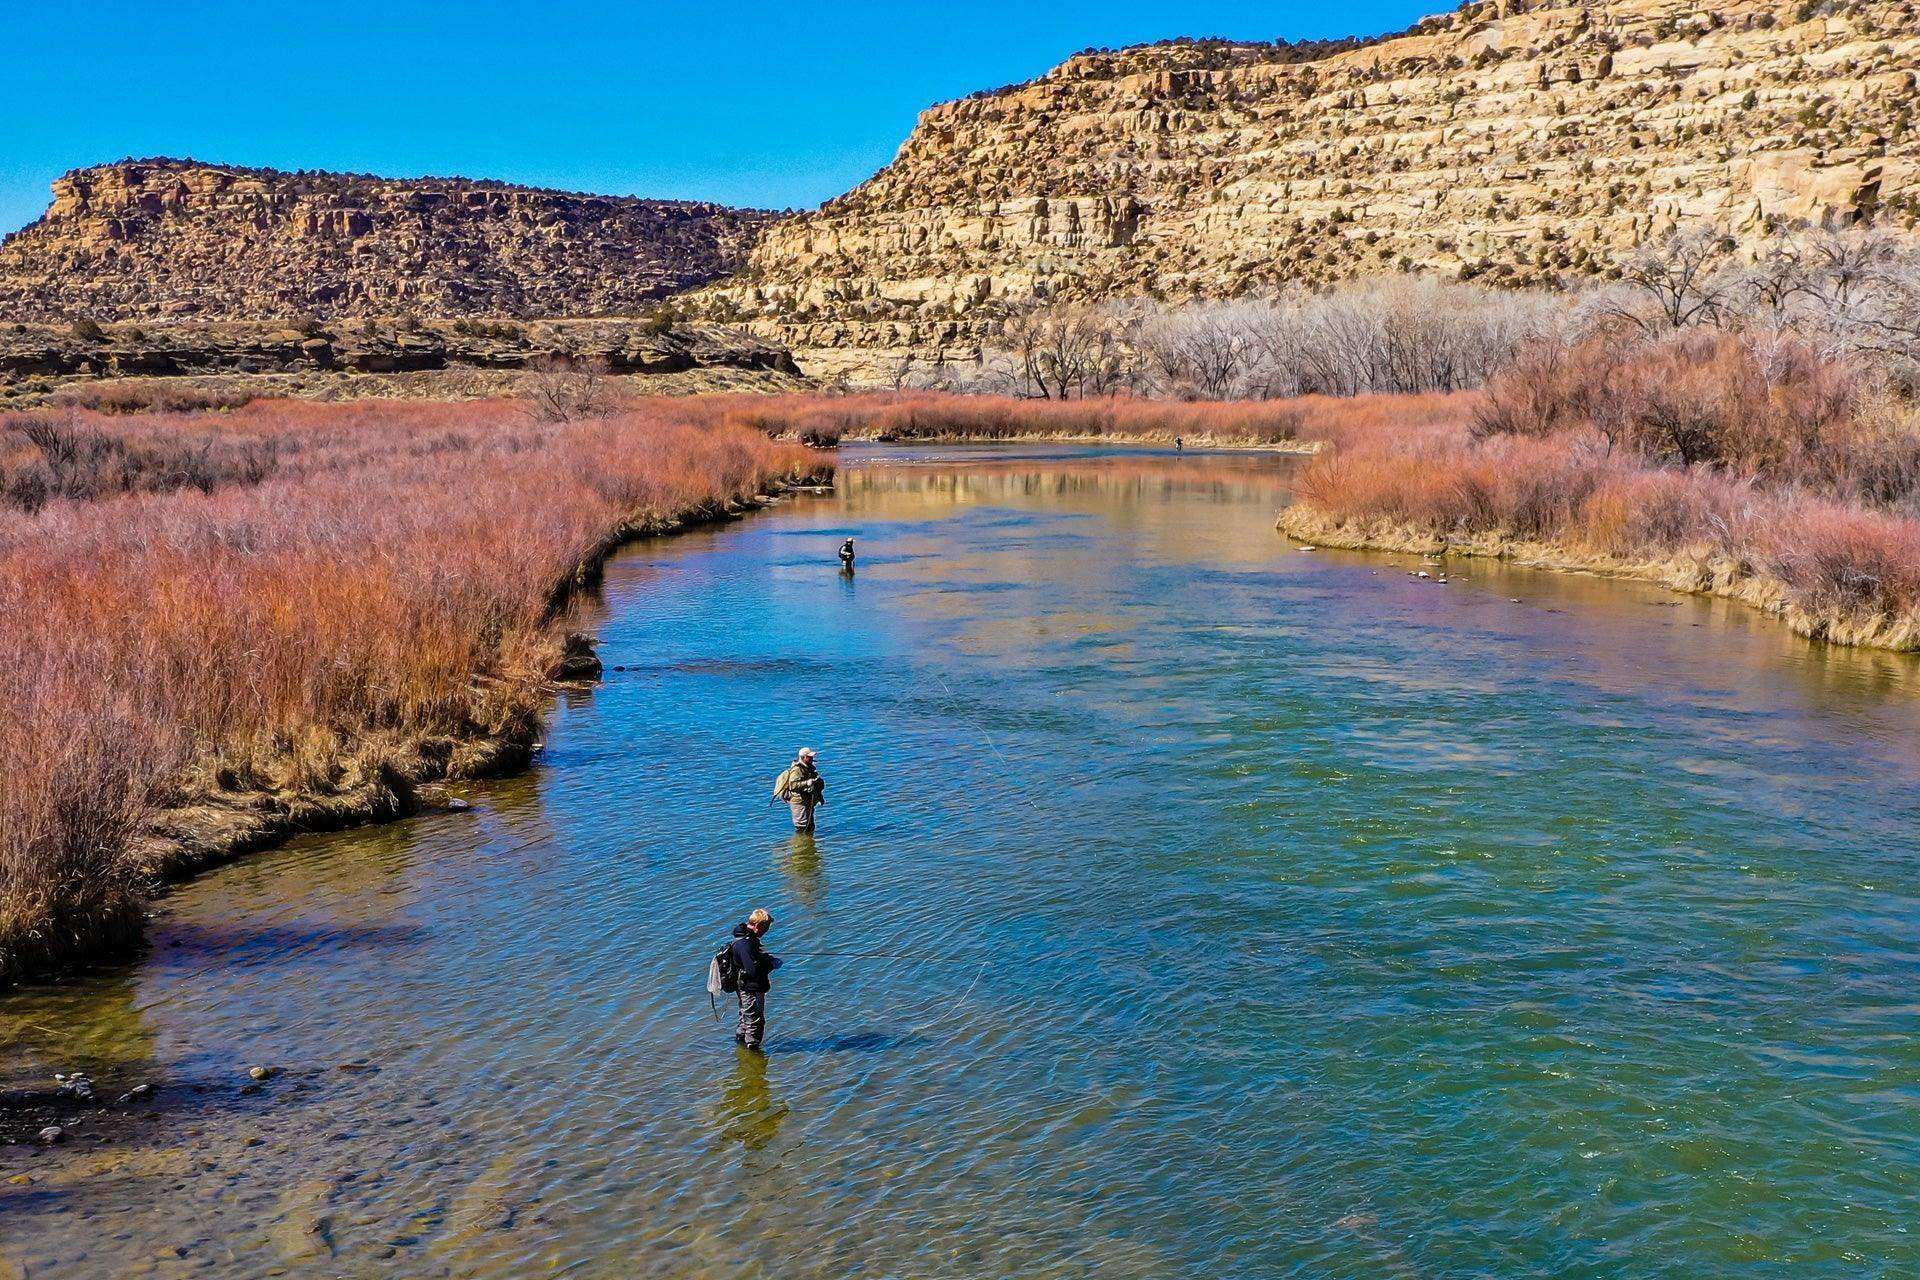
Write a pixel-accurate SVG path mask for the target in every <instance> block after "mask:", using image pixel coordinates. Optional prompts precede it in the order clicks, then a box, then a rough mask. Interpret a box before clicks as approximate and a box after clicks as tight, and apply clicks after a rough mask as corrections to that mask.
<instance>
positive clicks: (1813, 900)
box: [0, 448, 1920, 1280]
mask: <svg viewBox="0 0 1920 1280" xmlns="http://www.w3.org/2000/svg"><path fill="white" fill-rule="evenodd" d="M1291 466H1292V464H1291V463H1290V462H1289V461H1287V460H1285V459H1279V458H1271V457H1260V456H1254V455H1226V456H1186V457H1180V458H1175V457H1172V456H1168V455H1152V454H1140V453H1124V452H1113V451H1105V452H1103V451H1099V450H1091V449H1063V448H1030V449H1000V450H988V449H945V450H939V449H923V450H914V451H906V450H902V451H884V450H872V451H869V452H868V453H866V454H864V455H858V454H856V455H853V456H850V457H849V458H848V459H847V463H846V466H845V468H844V470H843V473H842V484H841V487H840V489H839V491H838V492H836V493H835V494H833V495H831V496H821V497H812V498H801V499H798V500H795V501H792V502H789V503H787V504H785V505H782V506H780V507H778V508H776V509H775V510H773V511H771V512H768V513H765V514H762V515H759V516H755V517H753V518H751V519H749V520H747V521H745V522H742V523H739V524H735V525H730V526H727V527H724V528H722V529H719V530H716V531H712V532H707V533H696V534H692V535H688V536H683V537H681V538H678V539H674V540H670V541H661V542H654V543H648V544H644V545H641V546H639V547H636V548H634V549H632V550H630V551H628V552H627V553H625V554H623V555H621V556H620V557H619V558H618V559H616V560H615V562H614V563H613V564H612V565H611V566H610V569H609V572H608V574H607V579H606V586H605V591H604V596H603V599H602V600H601V601H600V602H599V603H598V604H597V605H596V606H595V616H593V617H591V618H590V619H589V620H588V621H589V622H590V623H591V624H592V625H593V626H595V627H596V628H597V629H598V631H599V633H600V635H601V636H602V638H603V649H602V655H603V657H604V658H605V660H606V661H607V663H608V664H609V667H610V670H609V672H608V675H607V679H606V681H605V683H604V684H603V685H602V686H600V687H599V688H598V689H596V690H595V691H593V692H592V693H591V694H582V695H577V696H570V697H569V698H568V699H567V700H566V702H565V703H564V704H563V705H562V706H560V707H559V708H558V709H557V711H556V714H555V716H554V720H553V724H552V727H551V733H550V737H549V740H548V745H547V747H546V749H545V750H544V751H543V752H542V754H541V756H540V758H539V765H538V768H537V769H535V770H534V771H532V772H530V773H528V774H526V775H524V776H522V777H518V778H514V779H510V780H507V781H503V782H499V783H494V784H486V785H481V786H476V787H474V788H473V789H472V791H471V795H472V797H473V798H474V799H475V801H476V802H477V804H478V806H479V807H478V809H477V811H476V812H475V813H473V814H469V815H433V816H427V817H422V818H419V819H416V820H412V821H409V822H405V823H402V824H398V825H394V826H389V827H383V828H377V829H370V830H366V831H363V832H358V833H352V834H347V835H341V836H330V837H324V838H320V837H316V838H311V839H307V840H303V841H301V842H299V843H297V844H295V845H293V846H290V847H288V848H286V849H284V850H282V851H278V852H275V853H270V854H265V855H261V856H258V857H255V858H253V859H251V860H248V861H246V862H243V863H240V864H237V865H235V866H232V867H229V868H226V869H224V870H221V871H219V872H216V873H214V874H211V875H208V876H206V877H204V878H202V879H200V880H198V881H197V882H195V883H193V884H191V885H189V886H187V887H185V888H183V889H182V890H180V891H178V892H176V893H175V894H173V895H172V896H171V897H169V898H167V899H166V900H165V901H164V903H163V904H162V906H161V908H160V916H159V919H158V920H156V922H155V926H154V929H153V947H152V951H151V954H150V955H149V956H148V957H147V958H146V959H144V960H143V961H142V962H140V963H139V964H137V965H134V966H131V967H128V968H125V969H122V970H116V971H114V972H110V973H107V974H104V975H100V976H98V977H95V978H89V979H87V980H84V981H76V982H72V983H68V984H64V985H61V986H58V987H52V988H46V989H42V990H36V991H32V992H27V993H22V994H16V995H13V996H10V997H7V998H6V999H5V1000H4V1001H0V1051H4V1053H5V1055H6V1063H7V1067H6V1072H7V1076H8V1081H7V1082H17V1081H18V1080H20V1079H26V1078H44V1076H45V1075H46V1074H48V1073H50V1072H51V1071H53V1070H55V1069H71V1068H74V1067H82V1068H85V1069H89V1070H91V1071H92V1072H93V1073H94V1075H95V1077H96V1078H97V1079H101V1080H103V1081H110V1082H113V1083H114V1084H115V1085H124V1084H128V1083H132V1082H134V1081H138V1080H150V1081H153V1082H155V1083H157V1084H158V1085H159V1092H158V1094H157V1095H156V1106H157V1109H158V1110H159V1111H160V1112H161V1119H160V1120H157V1121H153V1122H150V1123H149V1124H148V1125H147V1126H146V1127H145V1128H143V1129H141V1130H140V1131H139V1132H138V1133H137V1134H136V1135H135V1136H134V1137H133V1138H132V1139H129V1140H124V1141H121V1142H118V1143H113V1144H104V1145H93V1144H89V1142H88V1141H87V1140H86V1139H85V1137H84V1133H85V1130H84V1127H83V1130H82V1135H83V1136H82V1137H81V1139H80V1140H79V1141H77V1142H75V1143H71V1144H68V1145H66V1146H63V1147H61V1148H58V1149H56V1150H54V1151H51V1152H34V1151H30V1150H28V1149H27V1148H23V1147H14V1148H0V1166H3V1168H0V1171H3V1172H4V1173H6V1174H13V1173H16V1172H19V1171H25V1172H26V1173H27V1174H28V1175H29V1176H31V1177H32V1178H34V1179H35V1181H34V1183H33V1184H32V1185H31V1186H25V1185H12V1184H8V1183H5V1182H3V1181H0V1257H3V1258H4V1259H5V1260H6V1261H8V1262H10V1263H11V1264H12V1265H13V1266H14V1267H15V1268H16V1269H24V1270H25V1271H26V1273H27V1274H33V1275H39V1274H58V1275H61V1276H94V1275H98V1276H129V1275H140V1274H147V1275H155V1276H170V1275H176V1274H180V1275H185V1274H194V1275H215V1276H223V1277H228V1276H230V1277H253V1276H260V1275H266V1274H288V1275H294V1276H316V1277H318V1276H329V1277H331V1276H363V1275H364V1276H373V1275H408V1276H487V1277H495V1276H498V1277H523V1276H549V1275H553V1276H581V1277H601V1276H604V1277H615V1276H636V1275H648V1276H652V1275H660V1276H733V1277H737V1276H768V1277H773V1276H778V1277H814V1276H818V1277H847V1276H862V1277H870V1276H871V1277H878V1276H887V1277H948V1276H951V1277H1016V1276H1017V1277H1023V1278H1026V1277H1047V1276H1082V1275H1088V1274H1091V1273H1094V1272H1095V1271H1098V1273H1099V1274H1100V1275H1102V1276H1103V1277H1169V1276H1171V1277H1201V1276H1206V1277H1212V1276H1218V1275H1240V1276H1262V1277H1264V1276H1313V1277H1319V1276H1354V1277H1362V1276H1365V1277H1482V1276H1489V1277H1494V1276H1497V1277H1507V1276H1554V1277H1589V1276H1590V1277H1622V1276H1633V1277H1638V1276H1658V1277H1665V1276H1673V1277H1688V1278H1690V1280H1697V1278H1698V1277H1709V1276H1748V1275H1781V1276H1786V1275H1792V1276H1795V1277H1802V1276H1827V1275H1831V1276H1849V1277H1851V1276H1860V1275H1869V1276H1889V1277H1891V1276H1909V1275H1912V1274H1914V1273H1915V1271H1916V1269H1920V1245H1917V1244H1916V1242H1915V1240H1914V1236H1913V1234H1912V1225H1913V1222H1914V1218H1915V1214H1914V1210H1913V1206H1914V1203H1915V1198H1916V1194H1917V1193H1920V1041H1917V1040H1916V1033H1920V963H1917V961H1916V945H1917V944H1920V854H1917V852H1916V840H1915V830H1916V819H1920V802H1917V801H1916V796H1917V795H1920V792H1916V783H1920V718H1917V717H1916V708H1920V701H1916V694H1920V674H1917V672H1916V666H1915V663H1914V662H1913V661H1911V660H1908V659H1905V658H1898V657H1893V656H1889V655H1884V654H1881V655H1876V654H1861V653H1849V652H1846V651H1840V650H1832V649H1826V648H1822V647H1818V646H1814V645H1810V644H1807V643H1805V642H1803V641H1800V640H1798V639H1795V638H1794V637H1792V636H1790V635H1788V634H1787V633H1786V632H1785V631H1784V630H1783V629H1782V628H1780V627H1778V626H1777V625H1776V624H1774V623H1772V622H1770V621H1769V620H1767V619H1764V618H1761V617H1759V616H1757V615H1754V614H1751V613H1748V612H1745V611H1743V610H1741V609H1738V608H1736V607H1733V606H1729V605H1725V604H1721V603H1715V602H1709V601H1700V600H1693V599H1682V598H1678V597H1674V596H1671V595H1668V594H1666V593H1664V592H1660V591H1657V590H1654V589H1651V588H1643V587H1640V586H1636V585H1632V584H1621V583H1614V582H1603V581H1599V580H1594V579H1588V578H1580V577H1570V576H1558V575H1550V574H1542V573H1532V572H1527V571H1521V570H1512V569H1505V568H1501V567H1498V566H1495V565H1491V564H1482V563H1469V564H1468V565H1466V566H1465V568H1464V572H1465V574H1466V577H1465V579H1464V580H1461V579H1457V578H1456V579H1455V580H1454V581H1451V582H1449V583H1448V584H1446V585H1440V584H1438V583H1436V582H1434V581H1432V580H1420V579H1417V578H1414V577H1411V576H1409V572H1410V571H1411V570H1416V569H1418V568H1420V567H1421V566H1420V565H1419V564H1418V563H1417V562H1416V561H1414V560H1412V559H1410V558H1408V557H1389V556H1377V555H1366V554H1359V553H1335V552H1327V551H1318V552H1302V551H1300V550H1299V549H1297V548H1295V547H1292V546H1289V545H1288V544H1287V543H1286V542H1285V540H1284V539H1282V538H1281V537H1279V536H1278V535H1276V534H1275V533H1274V532H1273V529H1272V525H1273V518H1274V513H1275V511H1276V510H1277V509H1278V508H1279V507H1280V506H1281V505H1282V504H1283V503H1284V502H1285V500H1286V483H1287V477H1288V475H1289V471H1290V467H1291ZM847 533H851V534H855V535H857V536H858V538H859V540H860V546H861V548H862V558H861V561H860V565H859V572H858V575H857V576H855V577H852V578H843V577H841V576H840V575H839V574H838V572H837V567H836V565H835V563H834V550H835V548H836V546H837V545H838V542H839V540H840V538H841V537H842V536H843V535H844V534H847ZM1456 567H1458V566H1456ZM802 744H809V745H813V746H816V747H818V748H819V749H820V752H821V762H822V766H823V770H824V772H825V773H826V775H827V777H828V778H829V780H830V785H831V790H830V793H829V797H828V799H829V804H828V806H827V807H826V808H825V809H824V810H823V812H822V825H821V829H820V831H819V833H818V835H817V837H814V838H807V837H800V836H794V835H792V834H791V833H790V832H789V831H788V830H786V829H785V828H786V827H787V826H788V823H787V819H786V814H785V812H784V809H777V808H774V807H770V806H769V804H768V802H767V792H768V789H769V786H770V783H771V779H772V777H773V775H774V774H775V773H776V772H778V771H779V769H780V768H781V767H782V766H783V765H784V764H785V763H786V762H787V760H788V759H789V758H790V756H791V754H792V751H793V750H794V748H796V747H797V746H800V745H802ZM756 905H765V906H768V907H770V908H771V909H772V910H773V912H774V913H775V916H776V917H777V923H776V926H775V929H774V932H773V934H772V935H771V938H770V939H769V941H770V943H771V945H772V949H773V950H775V951H776V952H784V953H786V954H787V955H788V956H789V957H790V958H789V960H788V963H787V964H786V966H785V968H783V969H782V970H781V972H780V974H779V975H778V979H777V986H776V989H775V991H774V994H773V997H772V1001H771V1015H770V1016H771V1032H770V1035H769V1041H768V1049H769V1052H768V1054H767V1056H766V1057H765V1058H764V1059H762V1058H755V1057H753V1056H750V1055H747V1054H745V1053H742V1052H739V1051H737V1050H736V1049H735V1047H734V1044H733V1042H732V1039H731V1035H730V1031H731V1027H730V1026H725V1025H720V1024H717V1023H716V1021H715V1017H714V1014H713V1013H712V1011H711V1010H710V1008H709V1005H708V1001H707V997H706V995H705V993H704V990H703V980H704V976H705V967H706V962H707V958H708V957H709V956H710V955H711V954H712V952H713V951H714V949H715V948H716V947H718V946H719V945H720V944H721V942H722V941H724V939H725V937H726V934H727V932H728V930H729V928H730V927H731V926H732V924H733V922H734V921H735V920H737V919H738V918H740V917H741V916H742V915H743V914H744V913H745V911H746V910H747V909H748V908H750V907H753V906H756ZM847 952H851V953H872V954H875V955H879V956H882V957H885V958H880V959H872V958H867V957H866V955H864V954H853V955H846V954H835V953H847ZM255 1063H260V1064H267V1065H272V1066H278V1067H283V1068H284V1069H285V1070H284V1073H283V1074H281V1075H279V1076H277V1077H276V1078H274V1079H272V1080H269V1081H268V1082H266V1084H265V1085H264V1086H263V1087H261V1088H259V1089H258V1090H257V1091H255V1092H250V1093H249V1092H243V1086H245V1085H246V1084H247V1083H248V1082H247V1078H246V1076H245V1074H244V1071H245V1068H246V1067H247V1066H248V1065H249V1064H255ZM0 1083H4V1082H0ZM0 1274H6V1269H5V1266H4V1265H0Z"/></svg>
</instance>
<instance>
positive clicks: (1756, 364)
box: [1288, 335, 1920, 647]
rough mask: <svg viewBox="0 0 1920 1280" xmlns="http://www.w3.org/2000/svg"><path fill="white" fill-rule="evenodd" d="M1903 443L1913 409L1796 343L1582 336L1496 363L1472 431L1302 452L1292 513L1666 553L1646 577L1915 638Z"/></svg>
mask: <svg viewBox="0 0 1920 1280" xmlns="http://www.w3.org/2000/svg"><path fill="white" fill-rule="evenodd" d="M1635 351H1638V352H1639V354H1640V355H1641V356H1642V357H1644V358H1645V359H1646V361H1647V363H1646V364H1645V366H1644V367H1639V366H1634V365H1633V364H1631V361H1630V357H1632V355H1633V354H1634V352H1635ZM1680 441H1684V442H1685V443H1684V445H1682V444H1681V443H1678V442H1680ZM1916 459H1920V423H1916V421H1915V419H1914V416H1913V415H1912V412H1911V411H1910V410H1900V409H1898V408H1896V407H1894V406H1892V405H1891V404H1890V403H1889V402H1888V401H1886V400H1884V399H1880V398H1876V397H1875V396H1873V395H1871V394H1869V393H1868V392H1867V391H1866V389H1865V386H1864V384H1863V383H1862V381H1861V380H1860V378H1859V376H1858V375H1857V374H1856V373H1855V372H1854V371H1853V370H1851V369H1849V368H1847V367H1846V366H1844V365H1837V364H1835V363H1834V362H1831V361H1826V360H1822V359H1820V358H1818V357H1816V356H1814V355H1812V354H1811V353H1810V352H1807V351H1806V350H1804V349H1800V348H1794V349H1790V350H1784V351H1783V350H1781V349H1779V348H1778V346H1777V345H1776V346H1775V347H1774V348H1773V349H1768V348H1767V347H1766V346H1764V345H1761V344H1760V343H1759V342H1756V341H1749V340H1746V339H1742V338H1739V337H1735V336H1730V335H1707V336H1702V335H1689V336H1686V337H1683V338H1679V339H1673V340H1670V341H1668V342H1665V343H1660V344H1652V345H1645V346H1630V347H1627V348H1624V349H1622V348H1615V349H1610V350H1603V349H1600V348H1597V347H1593V346H1591V345H1589V346H1587V347H1582V348H1575V349H1574V350H1573V351H1571V352H1568V351H1553V352H1544V353H1540V354H1538V355H1536V357H1534V358H1533V359H1532V360H1530V361H1528V362H1524V363H1522V364H1521V365H1520V366H1517V367H1516V368H1515V369H1513V370H1511V371H1509V372H1507V373H1504V374H1502V375H1501V376H1500V377H1498V378H1496V379H1495V380H1494V382H1493V383H1492V384H1491V385H1490V386H1489V387H1488V388H1487V391H1486V393H1485V399H1484V400H1483V401H1482V402H1481V403H1480V406H1479V408H1478V410H1477V411H1476V413H1475V414H1474V425H1473V428H1472V429H1471V430H1462V429H1457V428H1455V427H1452V426H1451V425H1449V424H1446V423H1440V424H1438V425H1437V426H1436V425H1434V424H1433V423H1431V422H1430V423H1429V426H1428V428H1427V429H1424V430H1421V431H1417V432H1415V431H1398V432H1396V431H1394V430H1392V429H1390V428H1388V429H1376V430H1368V431H1360V432H1355V433H1352V434H1350V436H1349V437H1348V438H1347V440H1346V441H1345V442H1344V444H1343V446H1342V447H1340V448H1339V449H1337V450H1335V451H1333V452H1331V453H1329V454H1326V455H1323V456H1322V457H1320V458H1317V459H1315V460H1314V461H1313V462H1312V463H1311V464H1310V465H1309V466H1307V467H1306V468H1305V469H1304V471H1303V472H1302V475H1301V477H1300V481H1299V487H1298V492H1299V497H1300V500H1301V507H1300V508H1299V510H1298V511H1296V512H1294V513H1291V514H1290V516H1289V518H1288V522H1289V527H1290V528H1292V529H1294V530H1295V531H1297V532H1303V533H1304V532H1307V531H1309V530H1318V531H1319V533H1320V534H1321V535H1323V536H1340V537H1347V538H1350V539H1351V540H1353V541H1355V542H1361V543H1364V542H1367V541H1369V540H1373V541H1396V540H1400V541H1404V540H1405V539H1408V538H1429V539H1433V540H1436V542H1439V543H1450V544H1453V545H1457V546H1466V545H1469V544H1471V545H1472V546H1473V547H1474V548H1475V549H1478V550H1492V551H1495V552H1498V551H1499V550H1500V549H1501V548H1502V547H1511V546H1513V545H1515V544H1532V545H1536V546H1537V545H1539V544H1548V545H1551V546H1553V547H1557V548H1560V549H1562V551H1563V552H1564V553H1565V555H1563V556H1561V558H1563V559H1568V558H1570V560H1571V562H1584V561H1583V560H1582V557H1591V558H1599V559H1600V560H1604V561H1605V562H1607V563H1608V564H1610V565H1614V566H1618V565H1624V564H1639V565H1646V566H1664V567H1663V568H1661V569H1660V570H1659V572H1658V573H1657V574H1656V575H1655V576H1660V577H1662V578H1663V580H1673V581H1676V582H1677V581H1682V580H1688V581H1699V582H1703V583H1704V582H1708V581H1711V584H1712V588H1713V589H1716V590H1720V591H1722V592H1723V593H1725V594H1732V595H1738V596H1740V597H1741V598H1747V599H1752V600H1754V601H1755V602H1756V603H1765V604H1767V605H1768V606H1769V607H1774V608H1776V609H1777V611H1779V612H1781V613H1782V614H1784V615H1786V616H1787V617H1788V619H1789V620H1790V621H1791V622H1792V623H1793V624H1794V625H1795V626H1796V627H1797V628H1798V629H1800V630H1802V631H1803V632H1806V633H1807V634H1810V635H1819V636H1825V637H1827V638H1830V639H1835V640H1846V641H1849V642H1858V643H1877V644H1887V645H1891V646H1894V647H1914V646H1915V644H1916V643H1920V519H1916V518H1915V517H1914V515H1913V510H1914V505H1915V500H1916V494H1920V487H1917V486H1916V477H1920V463H1916ZM1680 565H1692V566H1695V568H1694V569H1693V570H1689V571H1688V573H1682V572H1681V570H1680V569H1679V568H1677V567H1676V566H1680ZM1703 566H1704V567H1703ZM1689 574H1691V577H1689V576H1688V575H1689Z"/></svg>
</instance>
